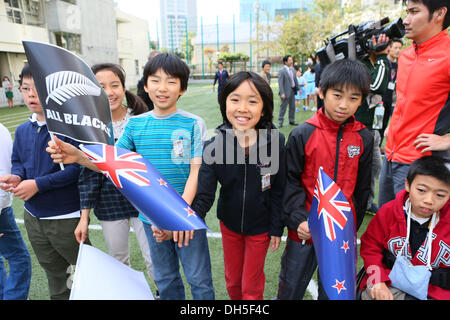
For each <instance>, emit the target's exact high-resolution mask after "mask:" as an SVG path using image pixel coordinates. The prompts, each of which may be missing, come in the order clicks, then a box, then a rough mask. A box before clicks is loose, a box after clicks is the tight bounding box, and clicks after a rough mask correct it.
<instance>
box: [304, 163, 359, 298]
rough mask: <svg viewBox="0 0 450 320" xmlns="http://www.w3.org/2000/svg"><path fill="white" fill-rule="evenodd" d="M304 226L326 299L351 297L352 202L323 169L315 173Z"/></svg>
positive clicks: (353, 268) (353, 293) (353, 267)
mask: <svg viewBox="0 0 450 320" xmlns="http://www.w3.org/2000/svg"><path fill="white" fill-rule="evenodd" d="M308 226H309V229H310V232H311V236H312V239H313V243H314V250H315V253H316V258H317V262H318V265H319V273H320V281H321V282H322V285H323V288H324V289H325V292H326V294H327V296H328V298H329V299H330V300H354V299H355V296H356V259H357V247H356V228H355V219H354V215H353V210H352V205H351V203H349V202H348V200H347V199H346V198H345V196H344V193H343V192H342V190H341V189H340V188H339V186H338V185H337V184H336V183H335V182H334V181H333V179H331V178H330V177H329V176H328V175H327V174H326V173H325V172H324V171H323V168H320V169H319V172H318V177H317V181H316V185H315V188H314V196H313V200H312V203H311V209H310V212H309V217H308Z"/></svg>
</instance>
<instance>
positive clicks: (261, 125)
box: [219, 71, 273, 129]
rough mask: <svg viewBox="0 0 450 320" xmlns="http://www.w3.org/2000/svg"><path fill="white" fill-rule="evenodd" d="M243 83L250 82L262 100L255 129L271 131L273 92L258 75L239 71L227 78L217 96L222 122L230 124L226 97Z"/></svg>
mask: <svg viewBox="0 0 450 320" xmlns="http://www.w3.org/2000/svg"><path fill="white" fill-rule="evenodd" d="M244 81H250V82H252V83H253V85H254V86H255V88H256V90H258V92H259V94H260V95H261V98H262V100H263V115H262V116H261V119H260V120H259V122H258V123H257V124H256V126H255V129H271V128H272V119H273V92H272V88H270V86H269V84H268V83H267V82H266V80H264V79H263V78H262V77H261V76H260V75H259V74H257V73H255V72H251V71H240V72H238V73H235V74H234V75H232V76H231V77H230V78H228V80H227V82H226V83H225V85H224V87H223V88H222V90H221V91H220V94H219V105H220V112H221V113H222V118H223V122H224V123H227V124H230V121H228V118H227V97H228V96H229V95H230V94H231V93H232V92H233V91H234V90H236V89H237V88H238V87H239V86H240V85H241V84H242V82H244Z"/></svg>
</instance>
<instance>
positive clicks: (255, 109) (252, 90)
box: [226, 81, 264, 131]
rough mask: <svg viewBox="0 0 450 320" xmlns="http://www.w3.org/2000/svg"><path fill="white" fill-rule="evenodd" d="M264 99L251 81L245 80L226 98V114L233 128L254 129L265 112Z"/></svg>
mask: <svg viewBox="0 0 450 320" xmlns="http://www.w3.org/2000/svg"><path fill="white" fill-rule="evenodd" d="M263 105H264V103H263V100H262V98H261V95H260V94H259V92H258V90H257V89H256V87H255V86H254V84H253V83H252V82H251V81H244V82H242V84H241V85H240V86H239V87H237V88H236V90H234V91H233V92H231V93H230V94H229V95H228V97H227V100H226V115H227V119H228V121H229V122H230V123H231V126H232V127H233V130H235V131H246V130H249V129H254V128H255V126H256V125H257V124H258V122H259V120H260V119H261V116H262V114H263V112H262V111H263Z"/></svg>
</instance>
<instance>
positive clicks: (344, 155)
mask: <svg viewBox="0 0 450 320" xmlns="http://www.w3.org/2000/svg"><path fill="white" fill-rule="evenodd" d="M94 69H95V68H94ZM94 73H96V76H97V79H99V82H100V84H101V85H102V86H103V87H104V88H105V91H106V92H107V93H108V96H109V98H110V104H111V111H112V115H113V121H114V128H115V131H116V129H117V131H120V132H118V134H117V135H116V132H115V136H116V137H117V138H118V141H117V143H116V145H117V146H119V147H122V148H126V149H129V150H132V151H135V152H138V153H139V154H141V155H142V156H143V157H144V158H146V159H148V160H149V161H151V162H152V164H153V165H154V166H155V167H156V168H157V169H158V170H159V171H160V172H161V173H162V174H163V175H164V176H165V178H166V180H167V182H169V183H170V184H171V185H172V186H173V187H174V188H175V189H176V190H177V191H178V192H179V194H180V195H181V196H182V197H183V199H184V200H185V201H186V202H187V203H188V204H189V205H191V207H192V208H193V209H194V210H195V211H196V213H197V214H198V215H199V216H200V217H202V218H204V217H205V216H206V214H207V212H208V211H209V210H210V208H211V207H212V205H213V203H214V201H215V197H216V190H217V184H218V183H219V184H220V191H219V196H218V199H217V217H218V219H219V220H220V229H221V233H222V243H223V255H224V265H225V281H226V287H227V291H228V294H229V296H230V298H231V299H234V300H239V299H263V293H264V284H265V275H264V264H265V259H266V254H267V251H268V249H269V248H270V249H271V250H273V251H274V250H277V249H278V248H279V246H280V243H281V236H282V234H283V231H284V227H287V230H288V239H287V243H286V249H285V251H284V253H283V256H282V261H281V271H280V275H279V288H278V299H302V298H303V295H304V293H305V290H306V287H307V285H308V283H309V281H310V280H311V277H312V275H313V273H314V271H315V269H316V267H317V262H316V259H315V253H314V247H313V244H312V242H311V234H310V230H309V228H308V222H307V218H308V214H309V209H310V206H311V201H312V197H313V193H314V184H315V180H316V178H317V172H318V170H319V168H320V167H322V168H323V170H324V171H325V173H326V174H327V175H329V176H330V177H332V178H333V180H334V181H335V182H336V183H337V184H338V185H339V186H340V188H341V189H342V191H343V193H344V195H345V196H346V198H347V199H348V200H349V202H350V203H351V205H352V208H353V209H354V213H355V217H356V225H357V226H358V228H359V226H360V225H361V223H362V220H363V218H364V213H365V209H366V207H367V201H368V195H369V192H370V175H371V170H370V168H371V165H370V163H371V161H372V150H373V136H372V134H371V133H370V132H369V131H368V129H367V128H366V127H364V126H363V125H362V124H361V123H359V122H358V121H356V120H355V118H354V113H355V112H356V110H357V109H358V107H359V106H360V105H361V103H362V101H363V99H364V98H365V97H366V96H367V94H368V93H369V90H370V88H369V86H370V75H369V73H368V70H367V68H366V67H365V66H364V65H363V64H361V63H360V62H357V61H350V60H341V61H337V62H334V63H332V64H330V65H328V66H327V67H326V69H325V70H324V71H323V73H322V77H321V81H320V88H319V95H320V97H321V98H322V99H323V100H324V104H325V106H324V107H323V108H320V109H319V110H318V111H317V112H316V113H315V115H314V116H313V117H312V118H311V119H309V120H308V121H306V122H305V123H304V124H301V125H299V126H298V127H296V128H295V129H294V130H293V131H292V132H291V134H290V136H289V138H288V140H287V143H286V144H285V138H284V136H283V134H281V133H280V132H279V131H278V129H277V128H276V127H275V126H274V125H273V124H272V120H273V93H272V90H271V88H270V86H269V85H268V84H267V82H266V81H264V80H263V79H262V78H261V77H260V76H259V75H257V74H256V73H253V72H238V73H236V74H234V75H233V76H231V77H230V78H229V79H228V81H227V82H226V84H225V85H224V87H223V88H222V90H221V92H220V94H219V104H220V111H221V114H222V120H223V123H222V124H221V125H220V126H219V127H218V128H217V130H216V133H217V134H216V136H214V137H213V138H211V139H210V140H207V138H206V126H205V123H204V121H203V120H202V119H201V118H199V117H198V116H195V115H193V114H191V113H188V112H185V111H182V110H179V109H178V108H177V101H178V99H179V98H180V97H181V96H182V95H183V94H184V93H185V92H186V90H187V82H188V78H189V69H188V67H187V66H186V64H185V63H184V62H182V61H181V60H180V59H179V58H177V57H176V56H174V55H171V54H167V53H162V54H159V55H157V56H155V57H154V58H152V59H151V60H150V61H149V62H148V63H147V65H146V67H145V69H144V80H145V82H144V83H145V91H146V92H147V93H148V95H149V97H150V99H151V100H152V102H153V104H154V110H152V111H150V112H145V108H144V109H141V110H140V111H137V109H135V108H134V106H135V105H136V104H139V102H138V101H134V102H133V101H128V109H126V108H123V107H122V104H121V102H122V100H120V97H121V96H120V95H114V94H113V93H110V92H112V91H113V90H112V89H113V87H115V88H116V89H117V92H118V93H120V92H123V94H124V93H125V92H126V90H125V89H124V88H125V86H124V78H123V81H122V79H120V77H119V74H120V72H119V71H118V70H117V69H115V68H113V67H111V66H108V67H105V68H100V67H99V68H98V70H97V72H95V71H94ZM116 78H117V79H116ZM21 79H22V94H23V95H24V98H25V97H26V96H28V97H30V99H24V100H25V103H26V104H27V106H28V107H29V108H30V110H31V111H32V112H33V116H32V118H31V120H30V121H29V122H27V123H25V124H23V125H21V126H20V127H19V128H18V129H17V132H16V138H15V141H14V151H13V157H12V171H11V174H8V175H3V176H2V177H0V187H1V188H2V189H3V190H5V191H10V192H12V193H14V194H15V195H16V196H18V197H20V198H22V199H23V200H25V215H26V216H25V223H26V228H27V232H28V233H29V237H30V242H31V244H32V246H33V249H34V250H35V253H36V255H37V257H38V260H39V263H40V264H41V266H42V267H43V268H44V270H45V271H46V274H47V277H48V280H49V287H50V293H51V297H52V298H66V297H67V292H68V288H67V287H66V286H65V284H64V286H65V288H64V289H65V290H63V289H62V288H61V287H62V278H61V277H62V274H61V272H62V270H63V269H64V267H67V266H68V265H70V264H73V265H74V264H75V261H74V259H73V256H72V255H73V254H74V255H75V258H76V252H77V248H78V247H77V244H78V243H77V240H78V241H81V240H83V241H85V242H86V241H88V237H87V225H88V223H89V222H88V221H89V220H88V216H89V211H90V209H92V208H94V213H95V214H96V215H97V216H98V217H99V218H100V220H101V221H102V226H103V227H104V234H105V239H107V243H108V248H109V250H110V252H111V254H113V255H114V256H116V257H117V258H118V259H119V260H121V261H122V262H124V263H127V261H128V260H127V257H126V254H125V255H123V254H122V253H119V251H121V249H119V247H120V248H125V246H124V245H123V244H124V243H125V241H127V239H126V240H125V238H127V235H125V234H126V233H127V232H128V221H129V220H130V219H133V218H135V217H136V216H137V212H135V211H134V210H133V209H132V208H131V207H129V210H128V209H127V210H125V209H121V207H124V206H128V205H127V200H126V199H124V198H123V197H122V196H120V194H119V193H118V192H117V191H116V190H114V189H113V188H111V187H110V186H109V184H108V182H107V180H106V179H105V178H103V177H101V176H100V175H99V174H98V172H99V171H98V169H97V168H96V167H95V165H93V164H92V163H91V162H90V161H89V159H88V158H87V156H86V155H85V154H84V153H82V152H81V151H80V150H79V149H78V148H77V145H76V143H74V142H73V141H70V140H69V139H67V138H55V141H54V142H53V141H50V137H49V135H48V132H47V130H46V127H45V119H43V111H42V107H41V105H40V103H39V99H38V98H37V95H36V90H35V88H34V84H33V82H32V81H33V80H32V76H31V75H30V74H26V73H25V74H24V73H23V76H22V78H21ZM24 89H25V90H24ZM128 95H129V94H127V97H128ZM32 96H34V98H33V99H31V98H32ZM122 99H123V95H122ZM114 108H118V111H119V112H118V113H117V118H116V117H115V116H114V114H115V111H114V110H115V109H114ZM177 130H178V131H182V132H184V133H186V132H187V133H188V134H187V135H186V134H184V135H183V137H182V139H181V141H178V139H179V138H178V135H175V136H174V135H173V132H174V131H177ZM30 139H33V141H32V143H31V142H30ZM174 139H175V140H176V141H174ZM47 142H48V147H47ZM178 142H179V143H178ZM2 143H3V142H2ZM46 151H47V152H48V153H49V154H50V156H49V155H48V154H47V153H46ZM183 157H184V158H186V159H187V161H176V160H177V159H179V158H183ZM52 159H53V162H54V163H53V162H52ZM58 163H64V164H65V165H66V169H65V170H64V171H60V170H59V165H58ZM81 167H83V169H80V168H81ZM435 168H437V169H435ZM80 171H81V178H80V179H79V175H80ZM95 171H96V172H95ZM410 171H411V173H410V176H409V177H408V181H407V182H406V191H403V192H402V193H399V194H398V195H397V199H396V200H395V201H393V202H390V203H389V204H387V205H386V206H385V207H383V208H382V209H381V210H380V212H379V213H378V214H377V215H376V216H375V217H374V218H373V219H372V221H371V223H370V224H369V226H368V229H367V231H366V233H365V234H364V235H363V237H362V238H361V256H362V257H363V259H364V262H365V266H366V270H367V272H368V275H367V276H366V279H369V280H371V281H363V283H362V284H361V289H362V290H364V292H363V295H362V296H363V298H373V299H389V298H392V297H393V296H392V294H390V292H391V291H392V290H393V289H394V287H393V286H390V285H391V282H390V280H389V278H388V277H387V275H388V274H389V270H390V269H391V268H393V267H392V266H391V265H388V264H386V263H385V262H384V260H383V257H384V255H387V253H386V254H385V251H386V252H390V253H391V254H393V255H397V254H398V253H399V252H400V253H404V254H405V256H407V257H408V258H409V259H410V260H411V262H412V264H414V265H423V266H429V267H430V268H432V269H433V272H432V273H434V272H436V270H437V272H439V273H440V274H444V275H445V274H446V273H445V271H446V270H448V267H449V263H448V254H449V251H448V248H449V245H450V242H449V240H448V235H449V233H450V229H449V227H448V219H449V217H448V209H449V206H448V200H449V198H450V179H449V176H450V163H449V162H448V161H447V160H443V159H441V158H436V157H424V158H423V159H420V160H418V161H417V165H416V166H412V167H411V169H410ZM77 186H79V189H80V195H81V198H82V201H81V203H82V205H81V209H82V211H81V214H80V212H79V210H80V204H79V201H78V200H79V196H78V193H77V192H75V190H76V188H77ZM94 189H95V190H94ZM94 192H95V193H94ZM116 193H117V194H116ZM94 194H96V195H97V196H95V197H94V196H93V195H94ZM68 198H70V199H68ZM94 198H95V199H94ZM112 198H114V199H112ZM83 199H84V200H83ZM77 201H78V203H76V202H77ZM115 207H117V208H115ZM404 208H407V209H404ZM47 217H52V218H56V219H54V220H53V221H54V222H56V223H63V222H64V223H66V218H67V225H66V226H65V227H64V230H67V235H66V238H64V239H66V240H67V241H66V240H64V241H66V242H67V244H65V247H60V244H62V242H63V240H62V238H60V237H62V231H61V230H62V229H63V227H62V226H60V225H58V224H53V223H52V222H49V221H50V220H45V218H47ZM139 217H140V220H141V221H142V226H143V229H144V232H145V235H146V240H147V242H148V248H147V247H146V246H145V245H144V244H143V243H141V242H140V245H141V250H142V253H143V254H145V252H144V251H146V250H148V251H149V254H150V257H151V259H148V260H146V262H147V264H148V269H149V271H150V270H151V269H152V270H153V272H154V275H153V277H154V280H155V283H156V286H157V288H158V290H159V294H160V298H161V299H184V298H185V289H184V286H183V281H182V278H181V276H180V272H179V262H181V265H182V267H183V271H184V274H185V275H186V279H187V282H188V283H189V285H190V286H191V292H192V296H193V298H194V299H208V300H211V299H214V298H215V293H214V288H213V282H212V274H211V262H210V253H209V248H208V241H207V238H206V230H197V231H195V232H194V231H186V232H176V231H175V232H174V231H169V230H163V229H159V228H157V227H156V226H152V225H151V224H150V223H149V221H147V220H146V219H145V218H144V217H142V216H139ZM411 220H414V222H412V223H411V222H410V221H411ZM429 220H431V222H430V223H429ZM103 221H108V222H110V221H111V222H116V221H117V222H118V221H125V223H126V227H125V228H124V230H125V231H126V232H125V231H124V232H122V233H116V231H115V230H116V229H115V228H116V226H114V224H112V225H111V229H109V227H107V226H106V225H107V223H105V224H104V223H103ZM47 223H48V226H47V225H46V224H47ZM69 223H72V224H71V225H70V226H69ZM117 224H118V223H117ZM133 226H134V225H133ZM407 226H408V228H407ZM424 226H425V227H424ZM426 226H429V227H430V231H429V232H428V229H427V228H426ZM44 228H47V229H44ZM413 228H414V230H419V231H420V232H412V230H413ZM108 229H109V231H108ZM47 230H48V231H47ZM74 230H75V235H76V238H75V236H74ZM0 233H1V230H0ZM120 234H122V236H119V235H120ZM429 234H430V236H428V235H429ZM55 235H58V239H54V238H55ZM407 235H408V236H407ZM405 236H406V238H405ZM120 237H122V238H120ZM119 238H120V239H119ZM108 239H109V240H108ZM115 242H121V245H117V246H116V245H115V244H114V243H115ZM405 243H407V246H404V244H405ZM44 244H45V249H44ZM69 247H70V248H71V250H73V252H74V253H73V254H72V255H70V256H68V255H66V252H68V251H69V250H68V248H69ZM404 247H406V249H405V250H403V249H404ZM116 248H117V249H116ZM400 249H402V250H400ZM445 250H447V251H445ZM148 251H147V252H148ZM50 252H51V253H53V254H54V255H55V257H47V255H50ZM114 252H116V253H114ZM119 256H122V258H119ZM47 259H48V260H47ZM50 260H55V261H60V262H61V263H60V264H56V263H50V264H49V263H48V261H50ZM149 260H151V262H150V261H149ZM151 263H152V266H151ZM372 266H378V267H379V268H378V269H376V268H371V267H372ZM370 270H372V271H373V270H379V272H378V273H377V272H376V271H373V272H371V271H370ZM442 270H444V271H442ZM64 272H66V269H64ZM377 276H379V277H378V278H377ZM64 277H67V275H66V274H65V275H64ZM432 278H433V277H432ZM435 278H438V279H437V280H436V279H435V280H433V281H434V282H430V285H429V286H427V288H428V297H430V298H432V299H450V289H449V287H448V284H447V283H444V282H442V281H441V280H439V279H441V278H439V277H438V276H436V277H435ZM64 279H65V278H64ZM374 279H375V281H374ZM377 279H378V280H377ZM376 280H377V281H376ZM64 281H65V280H64ZM389 290H391V291H389ZM400 290H401V289H400ZM410 296H414V294H408V295H403V296H401V297H400V298H403V299H404V298H405V297H410ZM395 297H398V295H395ZM319 299H327V296H326V294H325V291H324V290H323V288H322V286H321V284H320V281H319Z"/></svg>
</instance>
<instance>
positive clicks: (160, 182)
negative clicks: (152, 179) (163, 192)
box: [158, 178, 168, 188]
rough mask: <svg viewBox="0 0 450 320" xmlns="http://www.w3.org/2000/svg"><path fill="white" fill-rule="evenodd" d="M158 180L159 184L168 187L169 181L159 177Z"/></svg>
mask: <svg viewBox="0 0 450 320" xmlns="http://www.w3.org/2000/svg"><path fill="white" fill-rule="evenodd" d="M158 182H159V185H160V186H164V187H166V188H168V187H167V182H166V181H164V179H162V178H159V179H158Z"/></svg>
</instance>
